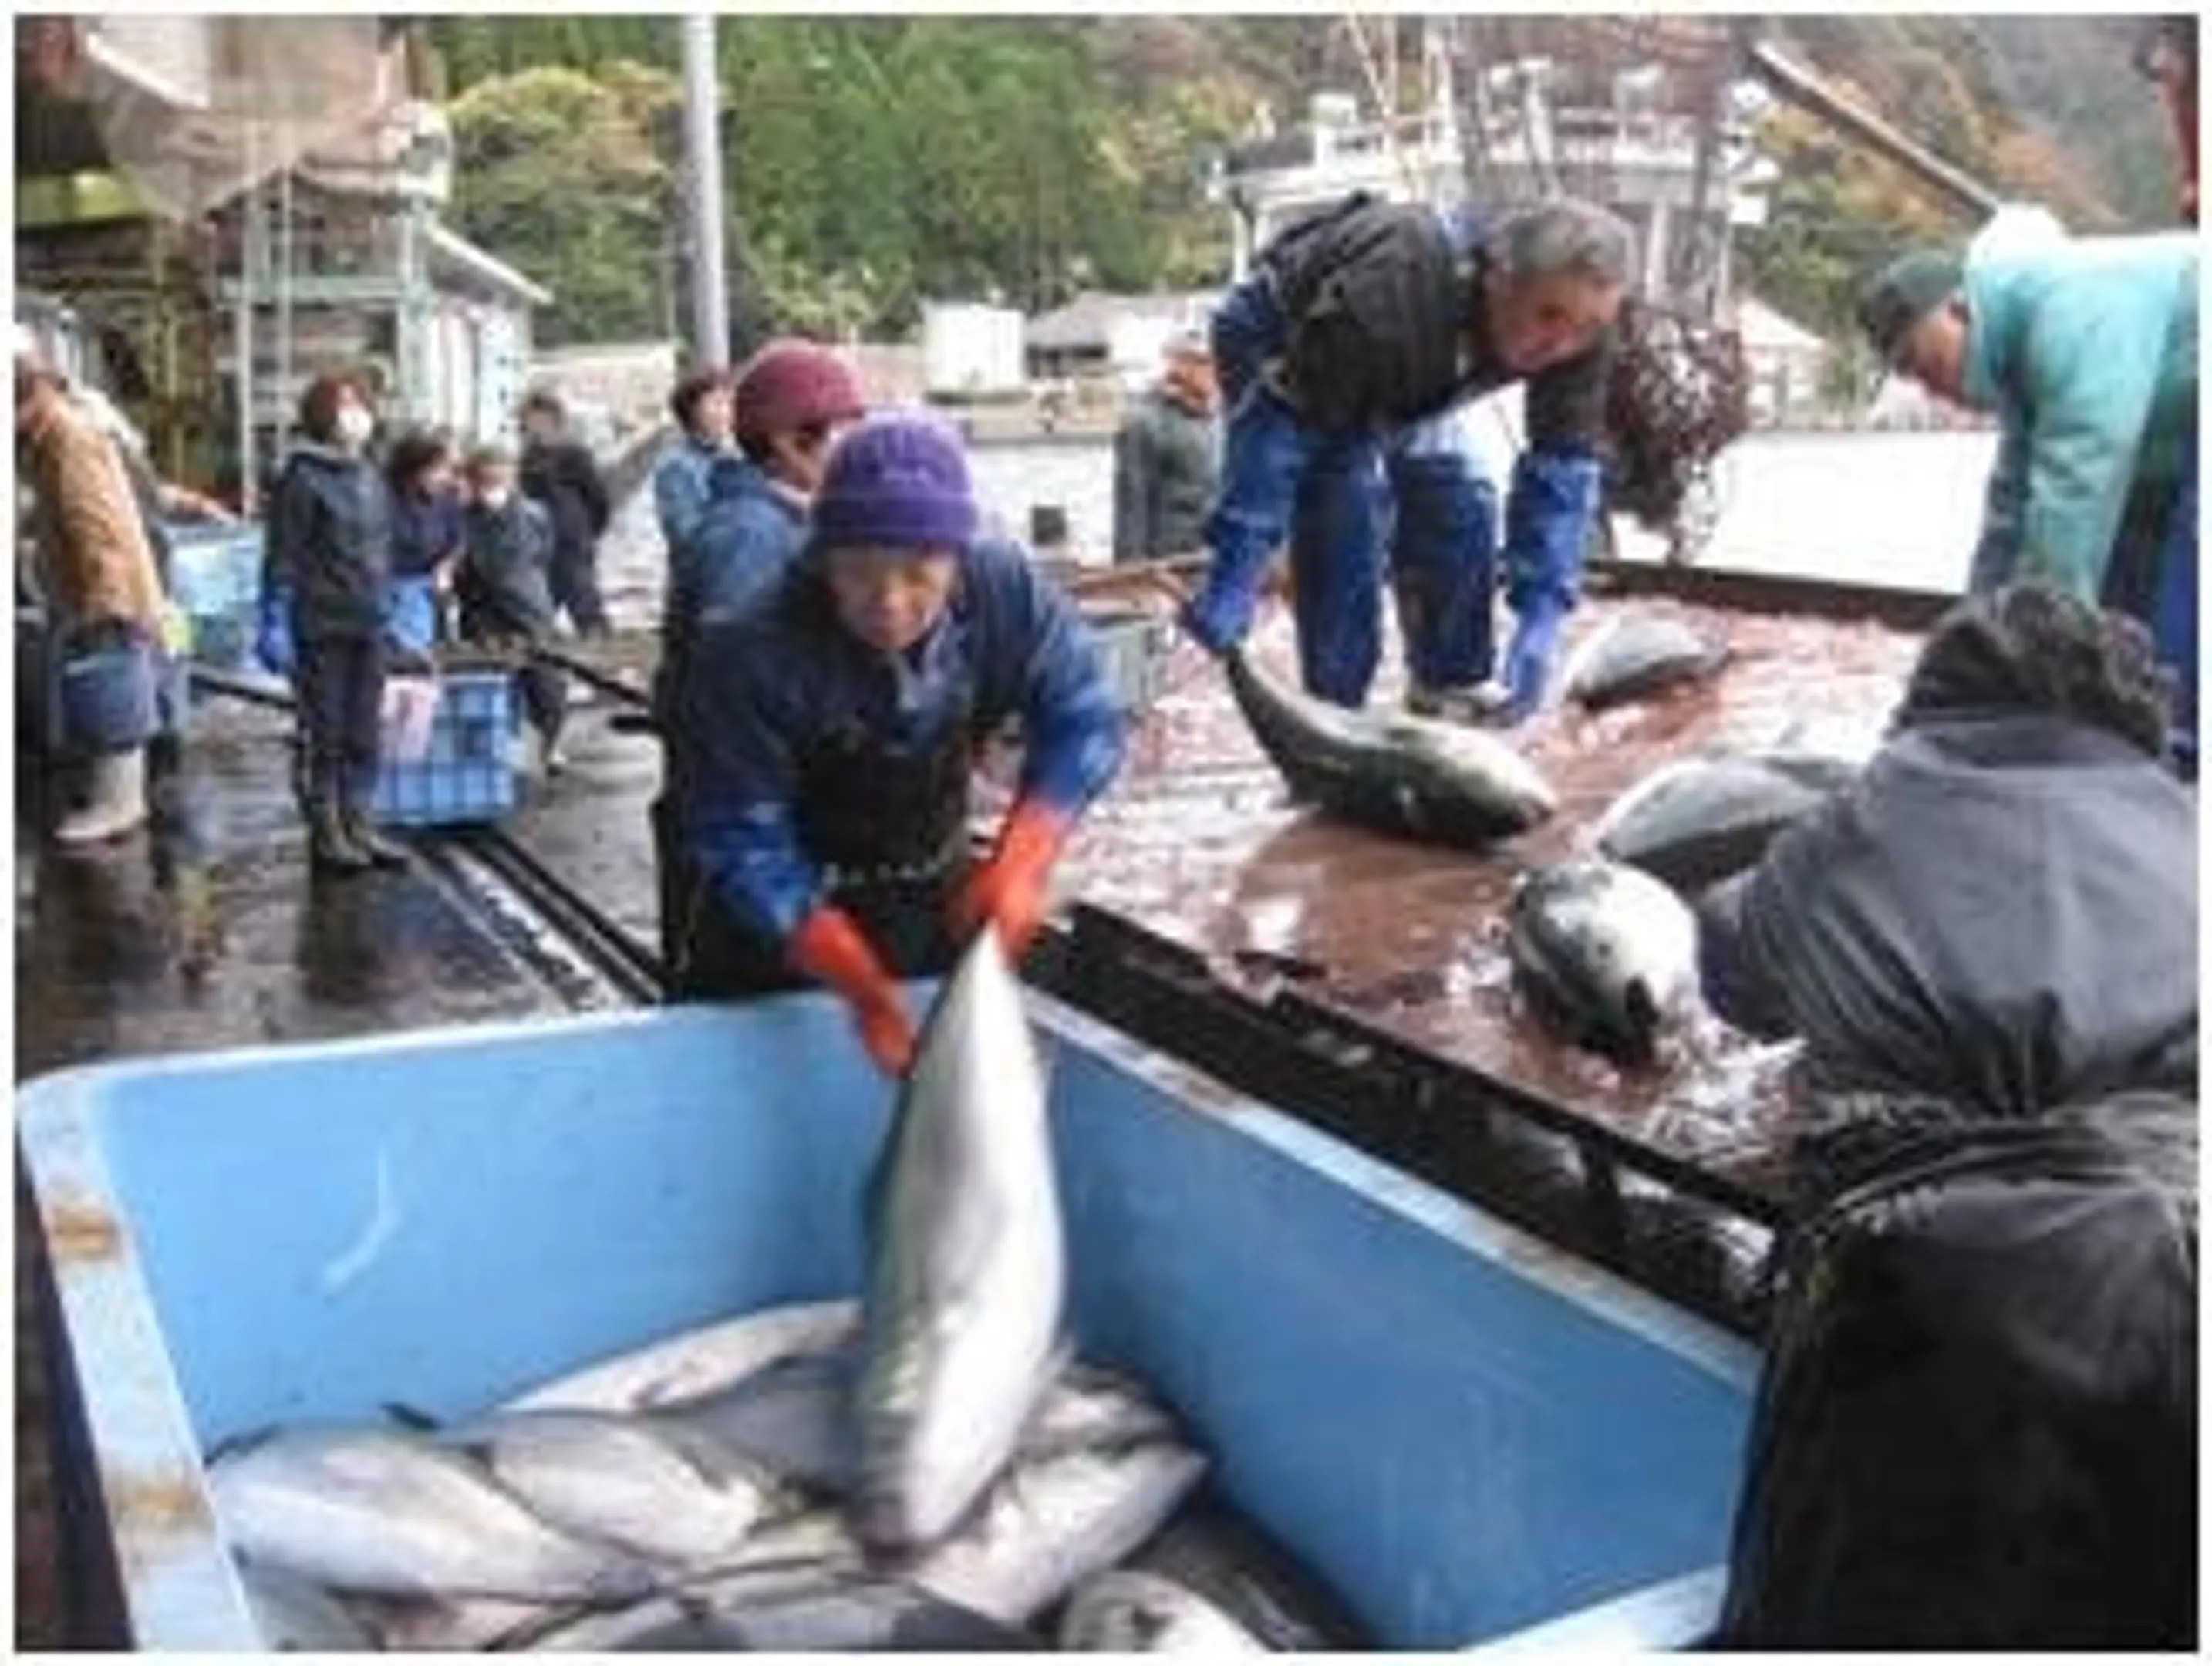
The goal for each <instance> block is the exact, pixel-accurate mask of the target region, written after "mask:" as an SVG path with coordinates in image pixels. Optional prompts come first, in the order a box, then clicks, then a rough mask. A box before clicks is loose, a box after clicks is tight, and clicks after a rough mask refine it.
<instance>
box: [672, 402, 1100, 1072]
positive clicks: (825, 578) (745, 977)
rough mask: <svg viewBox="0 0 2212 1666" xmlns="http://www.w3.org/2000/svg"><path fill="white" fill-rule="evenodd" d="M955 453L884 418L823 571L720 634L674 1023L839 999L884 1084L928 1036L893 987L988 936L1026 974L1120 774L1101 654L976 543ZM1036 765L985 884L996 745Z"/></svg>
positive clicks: (692, 799) (1026, 580)
mask: <svg viewBox="0 0 2212 1666" xmlns="http://www.w3.org/2000/svg"><path fill="white" fill-rule="evenodd" d="M976 525H977V517H976V509H975V496H974V493H973V490H972V489H971V487H970V484H969V473H968V463H967V459H966V458H965V456H964V455H963V453H962V450H961V447H960V442H959V441H958V440H957V438H956V437H954V436H953V435H952V434H951V432H950V431H949V430H947V429H945V428H944V427H943V426H942V425H940V424H939V423H936V422H934V421H933V420H930V419H928V418H926V417H917V416H910V415H884V416H879V417H872V418H871V419H869V420H868V421H866V422H864V423H861V424H860V425H859V426H858V427H856V428H854V429H852V430H851V431H850V432H848V434H846V435H843V436H842V438H841V439H840V440H839V441H837V443H836V447H834V449H833V450H832V451H831V452H830V454H829V462H828V465H827V466H826V468H825V470H824V472H823V481H822V485H821V489H820V490H819V491H818V492H817V495H816V497H815V500H814V520H813V526H812V528H811V533H810V536H809V538H808V540H807V543H806V545H805V548H804V549H803V550H801V552H800V554H799V557H798V559H797V560H796V561H795V562H793V566H792V567H791V569H790V570H789V571H788V572H787V574H786V575H785V576H784V578H783V579H782V581H781V582H780V583H779V584H778V586H777V587H776V588H775V590H773V591H772V592H770V593H769V594H767V595H766V596H764V597H763V599H762V600H761V603H760V605H758V606H757V607H756V608H753V609H750V610H749V611H746V612H745V613H744V614H743V615H742V616H740V617H733V618H729V619H725V620H720V621H715V622H712V623H707V624H705V625H704V626H702V629H701V631H700V635H699V636H698V639H697V641H696V643H695V646H694V655H693V659H692V663H691V668H690V674H689V676H688V677H687V678H686V679H685V686H684V690H683V691H682V699H683V705H682V712H681V716H682V721H683V723H684V730H685V736H686V740H685V744H686V745H687V747H688V748H689V749H690V760H691V772H692V773H691V777H690V782H689V784H688V791H687V793H686V801H685V803H684V806H683V812H684V821H683V824H684V842H685V844H686V847H687V848H688V851H689V854H690V859H691V862H692V864H693V866H695V868H696V874H697V879H696V883H695V884H694V885H693V886H692V888H691V894H690V897H688V898H687V899H686V902H685V906H684V922H683V929H682V933H681V936H682V944H683V947H682V952H681V955H680V957H679V964H678V966H677V967H676V969H675V974H676V975H675V978H674V987H675V990H676V993H677V995H678V998H679V999H686V998H689V999H699V998H707V999H714V998H718V997H719V998H728V997H741V996H744V995H748V994H765V993H768V992H770V991H774V990H779V989H787V988H802V987H805V984H806V983H807V982H810V981H813V982H822V983H826V984H828V985H829V987H830V988H832V989H835V990H836V992H837V993H838V994H840V995H842V996H843V997H844V999H845V1000H846V1001H847V1002H848V1005H849V1006H851V1008H852V1011H853V1015H854V1021H855V1023H856V1024H857V1025H858V1027H859V1030H860V1037H861V1039H862V1041H863V1043H865V1044H866V1048H867V1050H868V1054H869V1056H870V1057H871V1058H872V1059H873V1060H874V1061H876V1063H877V1065H878V1067H880V1068H881V1069H883V1070H884V1072H885V1073H889V1074H894V1075H896V1074H898V1073H902V1072H903V1071H904V1070H905V1068H906V1067H907V1065H908V1062H909V1061H910V1060H911V1057H912V1054H913V1050H914V1044H915V1031H914V1025H913V1022H912V1019H911V1018H910V1017H909V1015H908V1010H907V1006H906V1003H905V999H904V996H903V994H902V991H901V989H900V987H899V984H898V983H897V982H896V979H898V978H900V977H924V976H934V975H937V974H939V973H942V972H945V971H947V970H950V969H951V964H952V962H953V960H954V958H956V954H957V950H958V949H959V947H960V946H961V943H962V939H963V938H964V937H966V936H967V935H968V934H969V933H972V932H974V931H975V930H976V929H978V928H980V927H981V926H982V925H984V924H985V923H986V922H991V923H995V925H996V926H997V927H998V930H999V932H1000V936H1001V939H1002V940H1003V941H1004V943H1005V945H1006V951H1007V953H1008V954H1009V956H1010V957H1015V958H1018V957H1019V956H1020V955H1021V954H1022V952H1024V950H1025V949H1026V948H1027V947H1028V945H1029V942H1030V938H1031V937H1032V936H1033V935H1034V934H1035V933H1036V928H1037V926H1038V925H1039V924H1040V922H1041V921H1042V919H1043V915H1044V910H1045V901H1046V897H1045V891H1046V885H1047V882H1048V879H1049V876H1050V873H1051V870H1052V866H1053V864H1054V861H1055V860H1057V859H1058V856H1059V854H1060V849H1061V848H1062V846H1063V844H1064V843H1065V842H1066V838H1067V836H1068V833H1069V831H1070V830H1071V829H1072V828H1073V824H1074V823H1075V820H1076V818H1078V817H1079V815H1080V814H1081V812H1083V810H1084V809H1085V806H1088V805H1089V804H1090V802H1091V800H1092V799H1094V798H1095V797H1096V796H1097V793H1099V792H1100V791H1101V790H1102V789H1103V787H1105V785H1106V784H1107V782H1108V781H1109V780H1110V779H1111V778H1112V776H1113V775H1114V772H1115V769H1117V768H1118V767H1119V766H1120V763H1121V751H1122V744H1123V736H1122V721H1121V711H1120V708H1119V707H1118V705H1117V703H1116V702H1115V698H1114V695H1113V691H1112V689H1111V687H1110V686H1109V683H1108V681H1107V678H1106V675H1105V672H1104V668H1103V664H1102V662H1101V660H1100V659H1099V655H1098V651H1097V644H1096V643H1095V642H1094V641H1092V639H1091V635H1090V632H1089V631H1088V629H1086V628H1085V625H1084V624H1083V623H1082V620H1081V619H1080V618H1079V616H1078V615H1077V613H1076V611H1075V609H1074V607H1073V605H1071V604H1070V603H1069V602H1068V601H1067V599H1066V598H1065V597H1063V596H1062V595H1060V593H1058V592H1057V591H1056V590H1054V588H1053V587H1051V586H1050V585H1049V584H1048V582H1047V581H1045V580H1044V579H1043V578H1042V577H1041V576H1040V575H1038V574H1037V572H1036V569H1034V568H1033V567H1031V565H1030V562H1029V559H1028V557H1027V556H1026V554H1025V553H1024V551H1023V550H1022V549H1021V548H1020V547H1019V546H1018V545H1017V544H1012V543H1008V542H1004V541H1001V540H998V539H994V538H978V537H977V534H976ZM1010 719H1018V721H1019V722H1020V725H1021V729H1022V735H1023V742H1024V747H1025V756H1024V763H1023V769H1022V774H1021V780H1020V787H1019V790H1018V796H1017V798H1016V800H1015V803H1014V806H1013V808H1012V812H1010V813H1009V814H1008V816H1007V818H1006V824H1005V826H1004V828H1003V829H1002V830H1001V831H1000V836H999V840H998V843H997V846H996V848H995V849H994V853H993V854H992V855H991V857H990V859H989V860H987V861H986V862H984V863H983V864H981V866H977V867H975V868H973V869H972V870H971V868H970V865H969V854H968V781H969V773H970V767H971V764H972V763H973V761H974V758H975V751H976V749H977V746H978V745H979V743H981V741H982V740H984V739H986V738H987V737H988V736H990V735H991V734H992V733H994V732H995V731H997V730H998V729H999V728H1000V727H1002V726H1003V725H1005V724H1006V722H1007V721H1009V720H1010Z"/></svg>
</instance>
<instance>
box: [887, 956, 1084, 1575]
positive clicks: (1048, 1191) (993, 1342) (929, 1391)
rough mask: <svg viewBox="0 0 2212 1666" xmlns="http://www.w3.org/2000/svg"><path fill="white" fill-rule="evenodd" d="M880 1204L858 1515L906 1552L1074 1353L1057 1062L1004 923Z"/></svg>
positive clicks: (943, 1027) (1008, 1441)
mask: <svg viewBox="0 0 2212 1666" xmlns="http://www.w3.org/2000/svg"><path fill="white" fill-rule="evenodd" d="M866 1222H867V1233H868V1270H867V1281H866V1289H865V1292H864V1294H863V1296H862V1298H861V1308H860V1310H861V1322H862V1341H861V1358H860V1376H859V1379H858V1382H857V1383H856V1386H855V1396H854V1403H855V1407H856V1411H857V1420H858V1424H859V1427H860V1443H861V1470H862V1485H861V1496H860V1500H859V1502H858V1506H857V1511H856V1517H855V1524H856V1526H857V1528H858V1529H859V1532H860V1537H861V1539H862V1541H864V1542H865V1543H866V1544H868V1545H870V1546H872V1547H875V1548H877V1549H880V1550H886V1551H908V1550H913V1549H916V1548H918V1547H923V1546H926V1545H928V1544H929V1543H931V1542H932V1541H934V1540H936V1539H938V1538H939V1537H941V1536H942V1535H944V1534H945V1533H946V1532H947V1531H948V1530H950V1529H951V1527H952V1525H953V1523H956V1522H957V1521H958V1520H959V1519H960V1517H962V1516H963V1515H964V1514H965V1513H966V1512H967V1511H968V1510H969V1508H970V1507H971V1506H972V1505H974V1504H975V1501H976V1500H977V1499H979V1498H980V1497H981V1496H982V1494H983V1493H984V1491H985V1489H987V1487H989V1486H990V1485H991V1483H992V1481H994V1479H995V1478H996V1477H997V1476H998V1474H999V1473H1000V1471H1001V1470H1002V1469H1003V1468H1005V1467H1006V1463H1007V1461H1008V1460H1009V1459H1011V1458H1012V1456H1013V1455H1014V1450H1015V1448H1016V1445H1017V1444H1018V1441H1019V1439H1020V1437H1021V1432H1022V1429H1023V1427H1024V1426H1025V1425H1026V1424H1027V1423H1028V1422H1029V1420H1030V1414H1032V1413H1033V1412H1034V1411H1035V1410H1036V1406H1037V1403H1038V1402H1039V1400H1040V1399H1042V1396H1043V1394H1044V1391H1045V1389H1046V1387H1047V1385H1048V1384H1049V1383H1051V1381H1052V1379H1053V1377H1054V1375H1055V1373H1056V1372H1057V1371H1058V1369H1059V1366H1060V1363H1061V1362H1062V1361H1063V1360H1064V1359H1065V1358H1066V1350H1065V1347H1064V1345H1063V1343H1062V1341H1061V1335H1060V1321H1061V1316H1062V1310H1063V1309H1064V1307H1065V1304H1066V1286H1067V1268H1066V1253H1067V1252H1066V1242H1065V1231H1064V1228H1063V1225H1062V1223H1061V1219H1060V1194H1059V1189H1058V1186H1057V1183H1056V1182H1055V1180H1054V1174H1053V1162H1052V1144H1051V1138H1050V1130H1049V1128H1048V1125H1047V1122H1046V1112H1045V1074H1044V1069H1043V1067H1042V1063H1041V1062H1040V1061H1039V1060H1038V1057H1037V1052H1036V1038H1035V1037H1034V1036H1033V1035H1032V1034H1031V1032H1030V1024H1029V1018H1028V1016H1027V1014H1026V1013H1025V1012H1024V1011H1023V1009H1022V996H1021V988H1020V986H1019V985H1018V983H1017V982H1015V980H1014V976H1013V973H1012V970H1011V969H1010V968H1009V967H1008V966H1007V964H1006V956H1005V954H1004V952H1002V951H1001V949H1000V945H999V939H998V934H997V933H996V931H995V930H994V929H986V930H984V931H982V932H981V933H978V934H977V936H976V939H975V943H974V945H972V946H971V947H970V948H969V950H968V952H966V954H965V955H963V957H962V959H961V961H960V964H959V966H958V967H957V969H956V970H955V971H954V973H953V975H952V977H951V981H950V982H948V983H947V984H946V985H945V988H944V990H943V992H942V993H941V994H939V997H938V1000H937V1005H936V1006H935V1008H934V1009H933V1011H932V1012H931V1013H930V1016H929V1019H928V1022H927V1025H925V1026H924V1029H923V1032H922V1037H921V1044H920V1046H919V1047H918V1048H917V1049H916V1050H915V1061H914V1066H913V1068H912V1069H911V1070H910V1071H909V1072H908V1075H907V1078H906V1080H905V1082H904V1083H903V1085H902V1087H901V1089H900V1092H899V1100H898V1105H897V1108H896V1112H895V1114H894V1118H893V1122H892V1125H891V1129H890V1135H889V1138H888V1140H887V1142H886V1144H885V1146H884V1152H883V1153H882V1155H881V1157H880V1158H879V1159H878V1164H877V1168H876V1171H875V1173H874V1174H873V1175H872V1177H870V1181H869V1184H868V1189H867V1196H866Z"/></svg>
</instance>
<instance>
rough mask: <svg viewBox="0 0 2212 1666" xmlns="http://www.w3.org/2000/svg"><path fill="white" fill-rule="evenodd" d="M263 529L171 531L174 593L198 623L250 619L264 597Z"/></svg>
mask: <svg viewBox="0 0 2212 1666" xmlns="http://www.w3.org/2000/svg"><path fill="white" fill-rule="evenodd" d="M261 552H262V532H261V528H260V527H259V526H252V525H248V526H222V527H192V528H185V527H180V526H172V527H171V528H170V529H169V592H170V594H171V596H172V598H173V599H174V600H175V602H176V604H177V605H178V606H179V607H180V608H182V609H183V610H184V611H185V612H186V613H187V614H189V615H191V617H193V618H194V619H215V618H229V617H236V616H239V615H240V614H243V615H246V616H247V617H251V615H252V611H253V605H254V602H255V599H257V598H258V596H259V595H260V593H261Z"/></svg>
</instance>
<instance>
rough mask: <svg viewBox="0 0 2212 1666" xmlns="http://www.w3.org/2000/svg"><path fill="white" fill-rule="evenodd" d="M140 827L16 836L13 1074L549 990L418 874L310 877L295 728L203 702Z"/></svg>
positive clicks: (288, 1036) (320, 1033) (284, 1037)
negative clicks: (89, 838) (138, 830)
mask: <svg viewBox="0 0 2212 1666" xmlns="http://www.w3.org/2000/svg"><path fill="white" fill-rule="evenodd" d="M194 721H195V730H194V737H193V740H192V745H191V755H190V758H189V761H188V763H187V764H186V766H185V769H184V771H183V773H182V774H181V775H180V776H179V777H178V778H175V779H173V780H171V781H167V782H165V783H163V784H162V785H161V787H159V788H158V789H157V791H156V794H155V820H154V824H153V826H152V827H151V829H150V830H149V831H147V832H145V833H142V834H140V835H138V836H135V837H132V838H130V839H126V840H123V841H120V842H117V843H115V844H113V845H111V846H107V847H104V848H100V849H99V850H96V851H93V852H89V853H84V854H63V853H61V852H59V851H58V850H56V849H54V848H52V847H51V846H43V845H41V844H40V842H37V841H35V840H29V839H24V838H19V842H18V848H17V853H16V873H17V897H16V902H17V925H16V933H15V977H16V1012H15V1018H16V1032H15V1049H16V1050H15V1073H16V1077H17V1079H19V1080H21V1079H25V1078H27V1077H29V1076H33V1075H36V1074H39V1073H41V1072H44V1071H47V1070H51V1069H54V1068H56V1067H59V1066H62V1065H65V1064H70V1063H76V1062H80V1061H89V1060H94V1059H106V1058H120V1057H130V1056H134V1055H143V1054H149V1053H170V1052H188V1051H198V1050H204V1049H210V1048H217V1047H235V1046H245V1045H252V1044H258V1043H270V1042H286V1041H305V1040H313V1039H320V1038H325V1037H340V1036H351V1035H361V1034H366V1033H369V1032H371V1031H376V1032H389V1031H396V1030H408V1029H417V1028H428V1027H431V1026H435V1025H452V1024H469V1023H477V1022H483V1021H485V1020H488V1019H493V1018H509V1017H515V1016H520V1015H521V1014H523V1013H526V1012H538V1011H542V1010H545V1009H546V1008H547V1007H548V1006H550V1005H551V1004H552V1002H553V1000H554V997H553V994H552V992H551V991H550V989H549V988H548V987H547V986H546V985H545V983H544V982H543V981H542V980H540V979H539V978H538V977H537V976H535V975H534V973H532V971H531V970H530V969H529V968H527V967H526V965H524V964H522V963H521V962H520V960H518V959H517V958H515V957H514V956H513V955H512V954H510V953H508V952H506V951H505V950H503V949H502V948H501V947H500V946H499V945H496V944H495V942H494V941H492V940H491V939H489V938H488V937H487V936H486V935H485V934H484V933H483V930H482V929H481V928H480V927H478V926H477V924H476V923H475V922H474V921H471V919H470V918H469V917H468V915H466V914H465V911H464V909H462V907H461V906H460V905H459V903H457V902H456V901H455V899H454V898H453V896H452V895H451V894H450V893H449V892H448V891H447V890H446V889H445V888H443V887H441V886H440V885H438V884H436V883H435V881H434V880H433V879H430V878H429V877H428V876H425V875H423V874H420V873H390V874H373V875H368V876H366V877H363V878H361V879H350V880H343V881H331V880H328V879H319V878H315V877H313V876H312V875H311V874H310V873H309V871H308V867H307V850H306V840H305V836H304V832H303V830H302V829H301V825H300V823H299V818H298V815H297V812H295V809H294V807H293V804H292V800H291V796H290V792H289V785H288V782H289V743H288V740H287V735H288V733H289V722H290V719H289V716H288V715H286V714H283V713H280V712H274V711H266V710H261V709H257V708H252V707H250V706H246V705H244V704H242V703H240V702H233V701H227V700H216V701H210V702H205V703H204V705H203V706H202V708H201V709H200V710H199V711H198V712H197V713H196V714H195V720H194Z"/></svg>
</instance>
